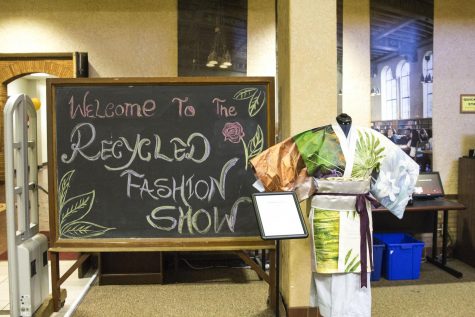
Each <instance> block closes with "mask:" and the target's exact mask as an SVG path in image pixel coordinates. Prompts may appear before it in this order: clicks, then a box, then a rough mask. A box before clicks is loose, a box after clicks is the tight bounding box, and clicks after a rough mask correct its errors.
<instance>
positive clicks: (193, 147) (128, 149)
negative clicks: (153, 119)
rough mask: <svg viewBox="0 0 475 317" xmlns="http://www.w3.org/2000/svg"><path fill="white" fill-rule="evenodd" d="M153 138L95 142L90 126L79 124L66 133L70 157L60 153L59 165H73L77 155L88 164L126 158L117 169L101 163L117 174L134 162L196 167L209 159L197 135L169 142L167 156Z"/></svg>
mask: <svg viewBox="0 0 475 317" xmlns="http://www.w3.org/2000/svg"><path fill="white" fill-rule="evenodd" d="M83 135H88V136H89V138H88V139H86V140H83ZM153 136H154V138H152V139H151V138H146V137H142V136H141V135H140V134H137V135H135V142H132V141H130V140H129V139H127V138H126V137H122V136H121V137H119V138H117V139H116V140H96V128H95V127H94V125H93V124H92V123H88V122H83V123H79V124H78V125H76V126H75V127H74V128H73V129H72V131H71V134H70V142H71V150H72V152H71V153H70V155H68V154H67V153H63V154H61V162H63V163H65V164H70V163H72V162H74V160H75V159H76V157H77V156H78V155H79V156H80V157H82V158H84V159H86V160H88V161H97V160H101V161H107V160H121V159H123V158H126V157H128V158H127V159H126V160H125V163H124V164H122V165H119V166H115V167H113V166H110V165H107V164H104V167H105V168H106V169H107V170H109V171H118V170H123V169H126V168H128V167H129V166H130V165H131V164H132V163H133V162H134V161H135V160H136V159H138V160H140V161H143V162H150V161H151V160H152V159H154V160H163V161H166V162H173V161H178V162H180V161H183V160H190V161H193V162H195V163H197V164H199V163H202V162H204V161H206V159H207V158H208V157H209V154H210V143H209V141H208V139H207V138H206V137H205V136H204V135H203V134H201V133H199V132H194V133H192V134H190V136H189V137H188V139H187V140H186V141H183V140H182V139H180V138H178V137H175V138H173V139H171V140H170V143H171V144H172V145H173V151H172V153H168V155H167V154H163V153H162V152H161V151H162V147H161V145H162V142H161V139H160V136H159V135H158V134H154V135H153ZM97 147H99V149H97ZM197 148H201V151H198V150H197Z"/></svg>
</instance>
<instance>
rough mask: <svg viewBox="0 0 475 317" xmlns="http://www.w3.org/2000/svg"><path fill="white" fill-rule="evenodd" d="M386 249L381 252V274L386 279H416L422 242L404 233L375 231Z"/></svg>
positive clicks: (422, 246)
mask: <svg viewBox="0 0 475 317" xmlns="http://www.w3.org/2000/svg"><path fill="white" fill-rule="evenodd" d="M374 237H375V238H377V239H379V240H381V241H382V242H383V243H384V244H385V246H386V249H385V250H384V252H383V265H382V273H383V276H384V277H385V278H386V279H388V280H417V279H418V278H419V275H420V272H421V258H422V249H423V248H424V242H421V241H419V240H416V239H414V238H413V237H411V236H410V235H407V234H404V233H375V234H374Z"/></svg>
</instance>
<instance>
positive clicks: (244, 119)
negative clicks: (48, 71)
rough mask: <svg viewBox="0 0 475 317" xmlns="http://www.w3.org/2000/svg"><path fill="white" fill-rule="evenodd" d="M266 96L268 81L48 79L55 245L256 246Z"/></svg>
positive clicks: (269, 132)
mask: <svg viewBox="0 0 475 317" xmlns="http://www.w3.org/2000/svg"><path fill="white" fill-rule="evenodd" d="M273 95H274V80H273V78H251V77H243V78H215V79H210V78H155V79H151V78H142V79H139V78H133V79H50V80H48V98H49V100H48V107H49V108H48V127H49V131H48V141H49V152H48V153H49V160H48V161H49V162H48V163H49V181H50V185H49V188H50V227H51V231H52V232H53V233H54V236H55V239H54V241H53V247H61V246H70V245H77V246H95V245H96V246H106V247H107V246H115V245H117V243H118V242H119V243H126V244H129V245H130V243H131V242H133V243H135V244H137V243H138V244H137V245H140V242H144V241H147V242H149V244H148V246H156V245H157V243H158V245H160V243H161V241H167V243H173V241H180V243H185V244H186V242H187V241H195V242H196V241H200V242H204V241H215V240H216V239H218V242H217V243H218V245H219V241H240V240H242V241H247V242H249V241H253V239H254V238H256V240H259V238H257V237H258V236H259V228H258V224H257V222H256V218H255V214H254V209H253V204H252V199H251V195H252V193H254V192H255V190H254V189H253V187H252V184H253V182H254V181H255V177H254V174H253V171H252V168H251V166H250V165H249V164H248V161H249V160H250V159H251V158H252V157H254V156H255V155H257V154H258V153H260V152H261V151H262V150H263V149H265V148H267V147H268V146H269V145H271V144H272V141H273V138H274V115H273V107H274V104H273V100H274V99H273ZM214 238H216V239H214ZM222 238H225V239H224V240H222ZM176 239H178V240H176ZM197 239H198V240H197ZM210 239H211V240H210ZM225 244H226V243H225Z"/></svg>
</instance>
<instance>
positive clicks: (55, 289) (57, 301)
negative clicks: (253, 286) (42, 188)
mask: <svg viewBox="0 0 475 317" xmlns="http://www.w3.org/2000/svg"><path fill="white" fill-rule="evenodd" d="M227 249H228V250H221V251H233V252H234V253H236V254H237V255H238V256H239V257H240V258H241V259H242V260H243V261H244V262H245V263H246V264H248V265H249V266H250V267H251V268H252V269H253V270H254V271H255V272H256V273H257V275H258V276H259V277H260V278H261V279H263V280H264V281H266V282H267V283H268V284H269V306H270V307H274V308H275V312H276V314H277V315H278V305H279V289H278V284H277V283H278V280H279V276H278V274H277V268H278V264H277V261H278V256H277V252H276V250H275V249H274V247H273V246H270V245H269V243H268V242H267V243H266V244H263V245H262V246H259V247H256V249H255V250H269V261H270V263H269V264H270V269H269V273H266V272H265V271H264V270H263V269H262V268H261V267H260V266H259V265H258V264H257V263H256V262H254V261H253V260H252V259H251V258H250V257H249V256H248V255H247V254H246V253H245V252H244V250H235V249H233V248H231V249H229V248H227ZM176 250H180V251H209V249H203V248H200V249H196V248H193V249H187V250H183V249H179V248H178V247H177V248H175V249H173V250H171V249H168V250H166V251H176ZM64 251H66V250H64ZM69 251H74V252H77V251H78V250H68V252H69ZM114 251H115V252H125V251H127V252H129V251H133V250H126V249H110V250H108V252H114ZM135 251H137V250H135ZM147 251H164V250H163V249H156V250H147ZM61 252H62V251H57V250H54V249H50V261H51V285H52V286H51V287H52V300H53V310H54V311H55V312H57V311H59V310H60V309H61V307H62V305H63V303H64V299H65V293H64V290H62V289H61V285H62V284H63V283H64V281H65V280H66V279H67V278H68V277H69V276H71V274H72V273H74V271H75V270H76V269H78V268H79V267H80V266H81V264H82V263H84V262H85V261H86V260H87V259H88V258H89V257H90V256H91V255H92V254H90V253H83V254H82V255H81V256H80V258H79V259H78V260H77V261H76V263H74V265H73V266H71V268H69V270H68V271H66V272H65V273H64V274H63V275H61V274H60V270H59V254H60V253H61ZM137 252H139V251H137ZM276 284H277V286H276Z"/></svg>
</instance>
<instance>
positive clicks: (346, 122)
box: [336, 113, 351, 136]
mask: <svg viewBox="0 0 475 317" xmlns="http://www.w3.org/2000/svg"><path fill="white" fill-rule="evenodd" d="M336 122H338V124H339V125H340V127H341V129H342V130H343V132H344V133H345V135H346V136H348V133H349V132H350V129H351V117H350V116H349V115H347V114H346V113H340V114H339V115H338V116H337V117H336Z"/></svg>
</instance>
